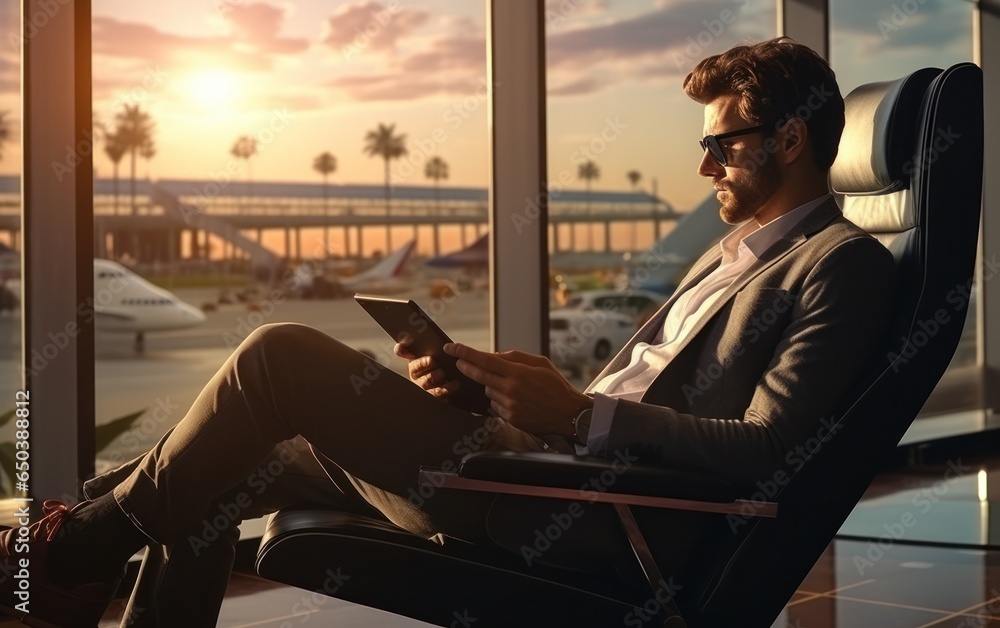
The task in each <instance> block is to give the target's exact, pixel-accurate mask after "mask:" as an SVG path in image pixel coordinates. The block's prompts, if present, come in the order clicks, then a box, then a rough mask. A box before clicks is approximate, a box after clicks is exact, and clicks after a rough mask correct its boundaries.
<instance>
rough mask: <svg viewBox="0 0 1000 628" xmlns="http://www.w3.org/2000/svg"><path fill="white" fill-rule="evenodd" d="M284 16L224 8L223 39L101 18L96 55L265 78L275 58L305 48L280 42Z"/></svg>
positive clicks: (254, 8)
mask: <svg viewBox="0 0 1000 628" xmlns="http://www.w3.org/2000/svg"><path fill="white" fill-rule="evenodd" d="M284 17H285V10H284V9H281V8H278V7H275V6H272V5H268V4H263V3H255V4H250V5H233V6H227V8H226V11H225V13H224V20H225V21H226V23H227V24H228V26H229V29H230V33H229V34H228V35H226V36H204V37H187V36H182V35H175V34H172V33H167V32H164V31H161V30H159V29H158V28H156V27H154V26H150V25H148V24H141V23H138V22H128V21H124V20H119V19H117V18H114V17H110V16H105V15H96V16H94V18H93V47H94V53H95V54H99V55H108V56H111V57H118V58H121V59H130V60H139V61H144V62H146V64H148V65H156V64H164V65H169V64H172V62H174V61H178V60H180V61H184V60H188V61H190V60H197V62H198V63H199V64H200V65H208V64H219V65H224V66H229V67H234V68H237V69H242V70H246V71H257V72H266V71H268V70H270V69H272V68H273V67H274V62H275V57H276V56H280V55H292V54H296V53H300V52H304V51H305V50H307V49H308V48H309V42H308V41H307V40H305V39H301V38H282V37H280V36H279V32H280V30H281V26H282V24H283V21H284Z"/></svg>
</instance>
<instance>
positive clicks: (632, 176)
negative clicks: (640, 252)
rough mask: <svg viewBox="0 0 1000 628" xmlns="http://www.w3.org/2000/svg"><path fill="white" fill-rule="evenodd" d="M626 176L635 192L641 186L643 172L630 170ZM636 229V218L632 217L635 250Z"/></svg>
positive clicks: (633, 248)
mask: <svg viewBox="0 0 1000 628" xmlns="http://www.w3.org/2000/svg"><path fill="white" fill-rule="evenodd" d="M625 176H626V177H628V182H629V183H631V184H632V191H633V192H634V191H635V190H636V188H637V187H638V186H639V181H640V180H641V179H642V173H641V172H639V171H638V170H629V171H628V172H627V173H626V174H625ZM635 230H636V226H635V218H633V219H632V246H631V250H633V251H634V250H635Z"/></svg>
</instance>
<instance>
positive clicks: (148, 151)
mask: <svg viewBox="0 0 1000 628" xmlns="http://www.w3.org/2000/svg"><path fill="white" fill-rule="evenodd" d="M139 156H140V157H142V158H143V159H145V160H146V178H147V179H148V178H149V161H150V160H151V159H152V158H153V157H156V144H155V143H153V138H149V141H148V142H146V143H145V144H143V145H142V146H140V147H139Z"/></svg>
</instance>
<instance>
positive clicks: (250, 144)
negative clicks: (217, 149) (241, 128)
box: [229, 135, 257, 196]
mask: <svg viewBox="0 0 1000 628" xmlns="http://www.w3.org/2000/svg"><path fill="white" fill-rule="evenodd" d="M229 153H230V154H231V155H232V156H233V157H236V158H237V159H246V160H247V185H248V187H249V192H248V194H247V195H248V196H253V170H252V169H251V167H250V158H251V157H253V156H254V155H256V154H257V139H256V138H253V137H251V136H249V135H241V136H240V137H239V138H238V139H237V140H236V143H235V144H233V147H232V148H231V149H229Z"/></svg>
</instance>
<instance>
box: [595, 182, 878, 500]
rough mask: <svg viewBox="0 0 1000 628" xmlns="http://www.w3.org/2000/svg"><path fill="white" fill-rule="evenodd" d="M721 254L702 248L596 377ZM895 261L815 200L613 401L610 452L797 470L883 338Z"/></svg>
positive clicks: (742, 477) (751, 477)
mask: <svg viewBox="0 0 1000 628" xmlns="http://www.w3.org/2000/svg"><path fill="white" fill-rule="evenodd" d="M721 259H722V254H721V252H720V250H719V247H713V248H712V249H710V250H709V251H707V252H706V253H705V254H704V255H702V257H701V259H699V260H698V261H697V262H696V263H695V264H694V266H693V267H692V268H691V270H690V272H688V274H687V276H686V277H685V278H684V280H683V281H682V282H681V284H680V287H678V289H677V291H676V292H675V293H674V295H673V296H672V297H671V298H670V299H669V300H668V301H667V302H666V303H665V304H664V305H663V307H661V308H660V309H659V311H657V312H656V314H654V315H653V316H652V317H651V318H650V319H649V321H647V322H646V324H645V325H643V326H642V328H641V329H640V330H639V331H638V332H636V334H635V336H633V337H632V339H631V340H630V341H629V342H628V343H627V344H626V345H625V347H624V348H623V349H622V350H621V351H620V352H619V353H618V355H617V356H615V358H614V359H613V360H612V361H611V363H610V364H609V365H608V366H607V367H606V368H605V369H604V371H603V372H602V373H601V374H600V375H599V376H598V377H597V379H596V380H595V382H596V381H599V380H600V379H601V378H603V377H604V376H606V375H608V374H609V373H613V372H615V371H617V370H619V369H621V368H623V367H625V366H626V365H627V364H628V362H629V357H630V356H631V353H632V347H633V346H634V345H635V344H636V343H638V342H651V341H653V340H652V339H653V338H654V337H655V336H656V334H657V332H658V331H659V329H660V327H661V326H662V325H663V320H664V318H665V316H666V313H667V311H668V310H669V308H670V307H671V305H673V303H674V301H676V300H677V298H678V296H680V295H681V294H682V293H683V292H684V291H685V290H687V289H689V288H691V287H692V286H693V285H695V284H697V283H698V282H699V281H700V280H701V279H703V278H704V277H705V276H706V275H708V274H709V273H710V272H711V271H712V270H713V269H715V268H716V267H718V265H719V263H720V261H721ZM894 271H895V263H894V260H893V257H892V255H891V254H890V253H889V251H888V250H887V249H886V248H885V247H884V246H882V244H880V243H879V242H878V241H877V240H875V239H874V238H872V237H871V236H870V235H868V234H867V233H866V232H865V231H864V230H862V229H860V228H859V227H857V226H856V225H855V224H853V223H852V222H850V221H849V220H847V219H846V218H844V216H843V214H842V213H841V212H840V209H839V207H838V206H837V203H836V201H835V200H834V199H832V198H831V199H830V200H829V201H827V202H825V203H823V204H822V205H820V206H819V207H817V208H816V209H815V210H814V211H812V212H811V213H810V214H809V215H808V216H806V217H805V218H804V219H803V220H802V221H800V222H799V224H798V225H796V226H795V227H793V228H792V230H791V231H790V232H789V233H788V234H787V235H786V236H785V237H784V238H783V239H781V240H779V241H778V242H776V243H775V244H774V245H773V246H771V247H770V248H769V249H768V250H767V251H765V252H764V254H763V255H762V256H761V257H760V259H759V260H757V261H756V262H755V263H754V264H753V265H752V266H750V268H748V269H747V270H746V271H745V272H743V274H741V275H740V276H739V277H738V278H737V279H736V280H735V281H734V282H733V284H732V285H731V286H730V287H729V288H728V289H726V291H725V292H724V293H723V295H722V297H721V298H720V299H718V301H716V303H715V304H714V305H713V307H712V308H711V310H709V312H708V313H707V314H706V316H705V317H704V318H703V319H702V320H701V321H700V322H699V324H698V326H697V327H696V328H695V329H694V330H693V331H692V333H691V334H690V335H689V336H688V339H687V340H686V341H685V343H684V344H683V345H682V346H681V348H680V350H679V352H678V353H677V355H676V357H675V358H674V360H673V361H671V362H670V363H669V364H668V365H667V367H666V368H664V369H663V371H662V372H661V373H660V374H659V375H657V377H656V379H655V380H654V381H653V383H652V385H650V387H649V388H648V389H647V390H646V392H645V393H644V394H643V396H642V400H641V402H633V401H619V402H618V404H617V407H616V409H615V414H614V418H613V422H612V425H611V432H610V434H609V437H608V449H607V452H608V453H607V456H608V457H614V455H615V452H616V451H622V450H624V449H626V448H628V449H629V451H630V453H631V454H633V455H636V454H638V455H639V456H641V457H643V458H644V459H647V460H649V459H651V460H652V461H663V462H666V463H669V464H670V465H672V466H683V467H690V468H694V469H704V470H713V471H716V472H718V473H721V474H722V475H723V477H726V478H728V479H729V480H731V481H733V482H735V483H736V484H737V485H740V486H748V487H749V486H753V485H754V484H755V483H756V482H758V481H767V480H770V479H773V478H774V476H775V474H776V473H779V472H788V473H791V472H793V471H795V470H797V468H798V467H799V466H801V465H802V463H803V462H804V460H805V458H806V456H808V455H809V452H810V451H811V450H814V449H815V448H816V447H817V446H821V444H822V442H824V441H825V440H826V439H828V438H829V437H830V434H831V424H832V422H833V421H835V420H836V418H837V417H834V416H832V412H833V409H834V407H835V406H836V404H837V403H838V402H839V401H840V400H841V399H842V397H843V396H844V394H845V393H846V392H847V390H848V388H849V387H850V385H851V384H852V382H853V381H854V380H855V379H856V378H857V377H858V375H859V374H860V373H861V371H862V369H863V368H865V366H866V365H867V364H868V363H869V361H870V358H871V357H872V354H873V351H874V349H875V347H876V346H877V344H878V342H879V340H880V339H881V334H882V333H883V330H884V328H885V324H886V322H887V318H888V313H889V307H890V304H891V300H892V295H893V291H894ZM653 342H655V341H653ZM833 431H835V429H834V430H833Z"/></svg>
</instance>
